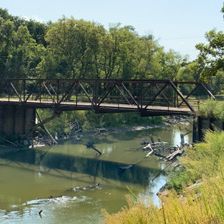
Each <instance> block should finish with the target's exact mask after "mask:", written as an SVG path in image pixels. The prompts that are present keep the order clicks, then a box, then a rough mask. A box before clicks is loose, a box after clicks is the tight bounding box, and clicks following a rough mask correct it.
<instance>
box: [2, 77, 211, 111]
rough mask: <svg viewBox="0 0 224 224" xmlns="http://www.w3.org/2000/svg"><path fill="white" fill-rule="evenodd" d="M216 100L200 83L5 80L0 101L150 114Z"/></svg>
mask: <svg viewBox="0 0 224 224" xmlns="http://www.w3.org/2000/svg"><path fill="white" fill-rule="evenodd" d="M205 98H214V96H213V95H212V93H211V91H209V88H208V87H207V86H206V85H205V84H203V83H199V82H173V81H170V80H116V79H5V80H4V79H3V80H0V100H1V101H15V102H20V103H28V102H29V103H31V102H33V103H40V104H41V103H45V104H55V105H68V104H70V105H76V106H78V105H79V106H81V105H86V106H88V105H89V106H90V107H92V108H93V109H95V110H97V109H99V108H102V107H105V106H107V107H108V106H109V105H113V107H117V108H126V109H128V108H136V110H141V111H142V110H150V107H152V106H153V107H156V106H157V107H167V108H168V109H169V108H182V107H186V108H188V109H189V110H190V111H192V112H194V111H195V109H196V108H197V107H198V103H199V102H200V100H204V99H205Z"/></svg>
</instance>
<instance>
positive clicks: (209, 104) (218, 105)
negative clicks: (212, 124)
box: [199, 100, 224, 121]
mask: <svg viewBox="0 0 224 224" xmlns="http://www.w3.org/2000/svg"><path fill="white" fill-rule="evenodd" d="M199 114H200V115H201V116H204V117H214V118H217V119H220V120H222V121H224V102H223V101H215V100H207V101H206V102H203V103H202V104H200V108H199Z"/></svg>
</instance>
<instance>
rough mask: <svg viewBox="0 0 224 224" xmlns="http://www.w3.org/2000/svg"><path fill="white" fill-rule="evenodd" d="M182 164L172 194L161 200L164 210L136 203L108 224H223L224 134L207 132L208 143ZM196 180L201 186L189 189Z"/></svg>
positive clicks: (192, 151)
mask: <svg viewBox="0 0 224 224" xmlns="http://www.w3.org/2000/svg"><path fill="white" fill-rule="evenodd" d="M181 162H182V164H183V165H184V167H185V169H184V170H182V171H181V172H178V174H177V175H176V176H175V177H172V179H171V181H170V186H172V189H173V190H172V191H171V192H170V193H169V195H168V196H163V197H161V200H162V207H161V208H155V207H154V206H153V205H151V204H150V203H149V206H148V207H145V206H144V205H142V204H140V203H133V204H130V206H129V207H128V208H124V209H123V210H122V211H120V212H119V213H117V214H113V215H110V214H106V215H105V223H107V224H118V223H119V224H129V223H130V224H132V223H134V224H135V223H136V224H146V223H147V224H149V223H150V224H154V223H155V224H160V223H165V224H168V223H170V224H175V223H178V224H179V223H189V224H192V223H201V224H202V223H203V224H206V223H224V132H222V133H210V132H208V133H207V134H206V136H205V142H204V143H200V144H197V145H196V146H195V147H194V148H193V149H189V151H188V153H187V155H186V156H185V157H183V158H182V161H181ZM196 180H200V183H201V184H199V185H195V187H188V186H189V185H191V184H192V183H195V181H196ZM174 189H178V191H179V194H177V193H176V191H175V190H174Z"/></svg>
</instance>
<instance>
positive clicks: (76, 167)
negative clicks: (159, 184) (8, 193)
mask: <svg viewBox="0 0 224 224" xmlns="http://www.w3.org/2000/svg"><path fill="white" fill-rule="evenodd" d="M0 158H1V159H3V160H7V161H9V162H10V161H11V162H12V163H13V162H14V163H16V164H21V167H23V168H26V167H27V169H29V165H34V166H37V167H39V166H42V167H45V168H47V169H53V170H54V169H55V170H56V169H59V170H62V171H69V172H77V173H83V174H87V175H90V176H93V177H99V178H107V179H112V180H116V181H121V182H126V183H134V184H141V185H143V186H147V185H148V184H149V180H150V177H151V178H154V177H155V176H156V175H158V173H160V169H159V168H148V167H143V166H140V165H138V164H124V163H118V162H114V161H106V160H101V159H100V157H96V158H85V157H81V156H73V155H66V154H60V153H55V152H50V153H43V151H42V150H38V149H35V150H32V149H29V150H23V151H19V152H14V153H8V154H4V155H1V156H0Z"/></svg>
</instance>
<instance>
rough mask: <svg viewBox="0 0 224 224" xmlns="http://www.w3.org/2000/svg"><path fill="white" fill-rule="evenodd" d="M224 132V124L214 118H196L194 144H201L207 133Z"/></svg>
mask: <svg viewBox="0 0 224 224" xmlns="http://www.w3.org/2000/svg"><path fill="white" fill-rule="evenodd" d="M208 130H210V131H216V130H217V131H223V130H224V122H223V121H221V120H219V119H215V118H213V117H210V118H207V117H201V116H198V117H195V118H194V119H193V142H201V141H203V139H204V135H205V132H206V131H208Z"/></svg>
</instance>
